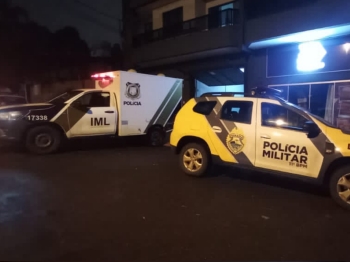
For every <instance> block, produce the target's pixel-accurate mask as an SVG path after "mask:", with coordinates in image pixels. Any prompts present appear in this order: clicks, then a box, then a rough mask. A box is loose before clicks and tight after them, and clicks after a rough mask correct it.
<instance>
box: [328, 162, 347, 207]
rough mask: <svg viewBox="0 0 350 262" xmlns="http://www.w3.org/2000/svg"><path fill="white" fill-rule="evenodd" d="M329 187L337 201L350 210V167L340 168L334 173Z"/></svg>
mask: <svg viewBox="0 0 350 262" xmlns="http://www.w3.org/2000/svg"><path fill="white" fill-rule="evenodd" d="M329 189H330V193H331V196H332V198H333V199H334V200H335V202H336V203H338V204H339V205H340V206H342V207H343V208H345V209H347V210H350V167H348V166H346V167H342V168H339V169H338V170H336V171H335V172H334V173H333V175H332V177H331V180H330V183H329Z"/></svg>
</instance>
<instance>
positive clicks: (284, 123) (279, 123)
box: [261, 103, 308, 131]
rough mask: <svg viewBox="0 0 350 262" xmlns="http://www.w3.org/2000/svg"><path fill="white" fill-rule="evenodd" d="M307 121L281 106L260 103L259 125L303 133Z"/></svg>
mask: <svg viewBox="0 0 350 262" xmlns="http://www.w3.org/2000/svg"><path fill="white" fill-rule="evenodd" d="M307 121H308V120H307V119H306V118H305V117H303V116H302V115H299V114H298V113H295V112H294V111H292V110H289V109H287V108H285V107H283V106H280V105H275V104H270V103H261V122H262V123H261V125H262V126H268V127H280V128H285V129H292V130H297V131H303V129H304V125H305V122H307Z"/></svg>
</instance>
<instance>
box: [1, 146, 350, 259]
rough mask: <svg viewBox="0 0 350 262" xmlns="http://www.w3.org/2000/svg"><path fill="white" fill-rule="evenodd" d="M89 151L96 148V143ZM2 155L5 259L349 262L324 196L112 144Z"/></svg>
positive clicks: (343, 223)
mask: <svg viewBox="0 0 350 262" xmlns="http://www.w3.org/2000/svg"><path fill="white" fill-rule="evenodd" d="M89 143H90V142H89ZM89 143H88V142H77V144H76V145H74V146H73V147H72V148H70V149H69V150H66V151H64V152H60V153H58V154H55V155H50V156H33V155H27V154H24V153H22V152H21V151H18V150H12V149H8V148H4V149H2V151H1V152H0V260H21V261H33V260H36V261H38V260H41V261H43V260H45V261H48V260H60V261H67V260H74V261H77V260H84V261H91V260H93V261H112V260H115V261H224V260H225V261H228V260H254V261H256V260H275V261H276V260H289V261H290V260H299V261H300V260H320V261H321V260H322V261H326V260H350V253H349V239H350V227H349V221H350V212H348V211H345V210H343V209H341V208H340V207H338V206H337V205H336V204H335V203H334V202H333V201H332V200H331V199H330V198H329V196H328V194H327V193H326V192H325V191H324V190H322V189H321V188H318V187H314V186H311V185H306V184H303V183H300V182H296V181H293V180H285V179H279V178H274V177H269V176H268V175H266V174H261V173H253V172H247V171H244V172H243V171H240V170H236V169H235V170H231V172H229V171H228V170H227V169H217V172H216V175H215V176H211V177H206V178H200V179H198V178H190V177H187V176H185V175H183V174H182V173H181V172H180V171H179V169H178V167H177V159H176V157H175V156H174V155H172V153H171V152H170V149H169V148H168V147H161V148H148V147H145V146H135V145H132V144H128V143H124V144H123V145H119V146H118V145H115V143H114V142H110V141H107V142H106V141H103V142H99V143H97V144H99V146H97V147H96V143H92V144H89Z"/></svg>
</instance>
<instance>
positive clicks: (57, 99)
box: [49, 90, 83, 104]
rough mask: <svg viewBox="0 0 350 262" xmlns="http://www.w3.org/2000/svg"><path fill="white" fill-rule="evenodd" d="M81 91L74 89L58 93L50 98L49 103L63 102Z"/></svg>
mask: <svg viewBox="0 0 350 262" xmlns="http://www.w3.org/2000/svg"><path fill="white" fill-rule="evenodd" d="M82 92H83V91H78V90H74V91H68V92H66V93H64V94H62V95H59V96H57V97H55V98H54V99H52V100H50V101H49V103H52V104H63V103H65V102H66V101H68V100H69V99H71V98H73V97H75V96H76V95H79V94H80V93H82Z"/></svg>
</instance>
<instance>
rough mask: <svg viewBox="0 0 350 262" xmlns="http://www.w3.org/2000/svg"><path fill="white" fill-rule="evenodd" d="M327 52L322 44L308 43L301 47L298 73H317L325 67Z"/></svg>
mask: <svg viewBox="0 0 350 262" xmlns="http://www.w3.org/2000/svg"><path fill="white" fill-rule="evenodd" d="M326 54H327V51H326V49H324V47H323V45H322V44H321V43H320V42H308V43H303V44H300V45H299V54H298V58H297V69H298V71H306V72H308V71H315V70H319V69H322V68H324V67H325V63H324V62H323V61H322V60H323V58H324V57H325V56H326Z"/></svg>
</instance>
